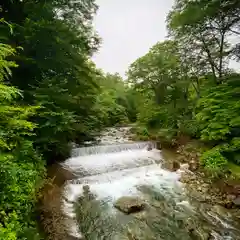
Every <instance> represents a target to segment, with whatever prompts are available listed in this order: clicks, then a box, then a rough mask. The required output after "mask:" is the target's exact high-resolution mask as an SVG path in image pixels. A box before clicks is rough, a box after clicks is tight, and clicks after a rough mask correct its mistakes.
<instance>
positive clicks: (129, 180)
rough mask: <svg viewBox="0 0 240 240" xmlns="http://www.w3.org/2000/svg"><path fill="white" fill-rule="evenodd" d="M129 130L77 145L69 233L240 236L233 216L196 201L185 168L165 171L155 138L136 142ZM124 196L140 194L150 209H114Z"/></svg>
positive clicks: (68, 193) (66, 207) (67, 204)
mask: <svg viewBox="0 0 240 240" xmlns="http://www.w3.org/2000/svg"><path fill="white" fill-rule="evenodd" d="M128 130H129V129H128V128H119V129H108V130H106V132H104V133H103V134H102V136H101V137H100V139H99V143H98V145H95V146H87V147H82V148H76V149H73V151H72V157H71V158H70V159H67V160H66V161H65V162H64V163H63V164H62V166H63V168H65V169H67V170H68V171H71V172H72V173H73V174H74V176H75V177H74V179H72V180H68V181H67V182H66V184H65V187H64V198H63V199H64V200H63V211H64V213H65V216H66V224H67V227H68V231H69V235H70V236H72V237H75V238H76V239H81V238H82V237H83V236H84V237H85V239H89V240H98V239H106V240H108V239H109V240H114V239H116V240H118V239H119V240H122V239H157V240H158V239H159V240H160V239H161V240H168V239H169V240H175V239H179V240H181V239H182V240H188V239H204V240H205V239H206V240H207V239H234V240H235V239H240V231H239V229H238V228H237V226H235V224H236V222H235V221H233V218H232V217H231V214H229V213H228V212H223V211H220V210H221V209H220V210H219V209H216V207H213V206H210V205H207V204H206V203H201V202H200V201H199V202H198V201H197V200H196V199H195V200H192V199H190V198H189V197H187V195H186V194H185V189H184V185H183V184H182V183H180V182H179V178H180V174H181V171H178V172H170V171H168V170H166V169H163V165H162V163H164V161H166V159H164V158H163V156H165V155H166V154H165V155H164V154H163V152H162V151H160V150H157V149H156V146H155V144H154V143H152V142H131V141H130V140H128V137H127V136H128ZM122 196H137V197H139V198H141V199H142V200H143V201H144V202H145V203H146V206H147V207H146V209H145V210H144V211H143V212H140V213H136V214H129V215H125V214H123V213H121V212H120V211H118V210H117V209H115V208H114V206H113V204H114V202H115V201H116V200H117V199H118V198H120V197H122Z"/></svg>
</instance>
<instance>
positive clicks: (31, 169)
mask: <svg viewBox="0 0 240 240" xmlns="http://www.w3.org/2000/svg"><path fill="white" fill-rule="evenodd" d="M14 53H15V51H14V49H12V48H11V47H10V46H9V45H5V44H1V61H0V72H1V75H0V93H1V97H0V105H1V107H0V132H1V134H0V166H1V182H0V189H1V195H0V239H9V240H14V239H26V237H27V236H28V239H30V238H32V239H33V236H35V239H40V237H39V238H37V236H38V233H37V232H36V230H35V227H36V226H35V222H34V221H33V218H32V216H33V215H32V214H33V212H34V204H35V201H36V192H35V191H36V189H37V187H39V186H40V180H41V178H42V177H43V176H44V162H43V161H42V160H41V158H40V157H39V155H38V154H37V153H36V152H35V150H34V149H33V145H32V142H31V141H29V140H28V137H29V136H32V135H33V134H34V133H33V131H34V129H35V128H36V124H34V123H32V122H30V121H29V118H30V117H31V116H32V115H34V114H35V111H36V107H29V106H28V107H26V106H20V105H18V104H17V102H16V99H17V97H21V94H20V91H19V90H18V89H16V88H15V87H12V86H7V85H6V84H4V83H3V79H4V78H5V79H6V78H8V77H10V76H11V69H10V68H11V67H16V64H15V63H14V62H12V61H7V60H6V58H7V57H9V56H10V55H12V54H14Z"/></svg>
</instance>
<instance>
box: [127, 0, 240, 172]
mask: <svg viewBox="0 0 240 240" xmlns="http://www.w3.org/2000/svg"><path fill="white" fill-rule="evenodd" d="M167 27H168V31H169V36H168V39H167V40H166V41H163V42H158V43H157V44H156V45H154V46H153V47H152V48H151V49H150V50H149V52H148V53H147V54H146V55H144V56H142V57H140V58H139V59H137V60H136V61H135V62H134V63H132V64H131V66H130V67H129V70H128V82H129V85H130V86H131V88H132V89H134V90H135V91H136V93H137V96H138V97H137V102H138V104H137V105H136V106H140V107H139V108H138V113H137V122H138V124H139V125H140V126H141V128H140V129H138V133H139V134H140V135H142V136H147V137H148V135H151V134H152V133H154V135H155V137H156V138H159V139H167V140H168V141H172V140H177V139H178V138H179V137H180V136H181V135H188V136H190V137H192V138H195V139H199V140H201V141H202V142H204V143H205V144H206V145H207V146H208V148H209V150H208V151H206V152H204V153H203V154H202V157H201V163H202V165H203V166H205V167H206V169H208V170H209V171H210V172H212V173H214V174H216V175H217V174H218V173H221V172H223V170H227V166H228V162H234V163H236V164H240V117H239V116H240V75H239V73H238V71H237V70H239V69H231V68H230V67H229V62H231V61H239V57H240V45H239V44H240V39H239V37H240V2H239V1H237V0H236V1H234V0H226V1H221V0H210V1H209V0H199V1H188V0H176V1H175V4H174V6H173V8H172V10H171V12H170V13H169V14H168V17H167Z"/></svg>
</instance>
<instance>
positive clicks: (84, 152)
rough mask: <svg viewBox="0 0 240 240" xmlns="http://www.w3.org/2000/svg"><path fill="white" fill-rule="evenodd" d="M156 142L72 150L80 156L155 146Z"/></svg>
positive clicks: (75, 154)
mask: <svg viewBox="0 0 240 240" xmlns="http://www.w3.org/2000/svg"><path fill="white" fill-rule="evenodd" d="M155 146H156V144H155V143H153V142H138V143H125V144H112V145H100V146H91V147H82V148H76V149H73V150H72V157H80V156H87V155H96V154H102V153H114V152H122V151H127V150H134V149H143V148H148V147H150V148H155Z"/></svg>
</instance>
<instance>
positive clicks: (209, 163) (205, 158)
mask: <svg viewBox="0 0 240 240" xmlns="http://www.w3.org/2000/svg"><path fill="white" fill-rule="evenodd" d="M201 162H202V164H203V166H204V167H206V169H207V170H209V171H210V172H211V173H213V174H220V173H223V172H224V169H226V166H227V159H226V158H225V157H224V156H223V155H222V154H221V151H220V149H219V147H215V148H213V149H211V150H209V151H206V152H204V153H203V154H202V156H201Z"/></svg>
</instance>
